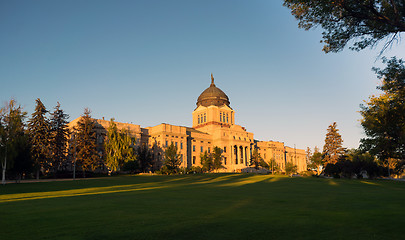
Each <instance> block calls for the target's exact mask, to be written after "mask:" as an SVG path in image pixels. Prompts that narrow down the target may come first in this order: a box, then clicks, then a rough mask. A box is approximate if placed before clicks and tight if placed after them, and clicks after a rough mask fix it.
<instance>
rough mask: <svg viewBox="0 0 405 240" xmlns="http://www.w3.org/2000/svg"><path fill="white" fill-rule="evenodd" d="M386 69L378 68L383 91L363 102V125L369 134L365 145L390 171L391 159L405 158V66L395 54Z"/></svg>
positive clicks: (400, 159) (364, 141)
mask: <svg viewBox="0 0 405 240" xmlns="http://www.w3.org/2000/svg"><path fill="white" fill-rule="evenodd" d="M383 62H384V63H387V67H386V68H385V69H383V70H381V69H378V68H375V69H374V70H375V72H376V73H377V76H378V78H379V79H382V83H381V85H380V86H378V87H377V89H380V90H382V92H383V93H382V94H381V95H378V96H374V95H373V96H371V97H370V98H369V100H368V101H367V102H366V101H365V104H362V105H360V108H361V111H360V114H361V116H362V119H361V125H362V127H363V129H364V132H365V134H366V136H367V137H366V138H363V139H361V148H362V149H363V150H367V151H369V152H370V153H371V154H373V155H376V156H377V157H378V158H379V159H380V160H381V161H382V162H383V163H384V164H385V165H386V166H387V167H388V171H390V161H397V159H398V160H399V161H400V162H402V164H403V162H404V160H405V102H404V99H405V66H404V61H403V60H397V59H396V58H395V57H394V58H392V59H390V60H387V59H385V58H384V59H383Z"/></svg>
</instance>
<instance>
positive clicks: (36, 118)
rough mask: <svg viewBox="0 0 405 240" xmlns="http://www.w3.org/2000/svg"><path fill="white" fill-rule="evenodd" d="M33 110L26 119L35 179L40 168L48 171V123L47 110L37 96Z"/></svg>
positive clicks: (49, 155)
mask: <svg viewBox="0 0 405 240" xmlns="http://www.w3.org/2000/svg"><path fill="white" fill-rule="evenodd" d="M35 102H36V106H35V112H34V113H32V116H31V119H30V120H29V121H28V132H29V135H30V142H31V152H32V159H33V160H34V163H35V169H36V172H37V179H39V173H40V171H41V169H42V170H44V171H48V170H49V167H50V157H51V154H50V130H51V128H50V123H49V120H48V118H47V117H46V116H45V114H46V113H47V112H48V111H47V110H46V108H45V106H44V104H43V103H42V102H41V100H40V99H39V98H37V99H36V100H35Z"/></svg>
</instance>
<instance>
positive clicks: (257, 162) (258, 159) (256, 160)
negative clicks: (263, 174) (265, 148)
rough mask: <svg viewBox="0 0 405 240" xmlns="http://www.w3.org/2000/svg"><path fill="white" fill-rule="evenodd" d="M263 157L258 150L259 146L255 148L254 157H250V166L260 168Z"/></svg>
mask: <svg viewBox="0 0 405 240" xmlns="http://www.w3.org/2000/svg"><path fill="white" fill-rule="evenodd" d="M262 160H263V158H262V157H261V156H260V153H259V152H258V151H257V148H255V149H253V153H252V157H251V159H250V166H254V167H255V169H256V170H257V169H259V166H260V163H261V161H262Z"/></svg>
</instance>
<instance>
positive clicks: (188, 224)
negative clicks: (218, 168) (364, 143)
mask: <svg viewBox="0 0 405 240" xmlns="http://www.w3.org/2000/svg"><path fill="white" fill-rule="evenodd" d="M404 238H405V182H395V181H383V180H381V181H362V180H337V179H318V178H289V177H285V176H271V175H248V174H207V175H187V176H122V177H111V178H103V179H93V180H77V181H66V182H47V183H24V184H9V185H6V186H0V239H2V240H3V239H4V240H6V239H7V240H9V239H30V240H31V239H118V240H120V239H404Z"/></svg>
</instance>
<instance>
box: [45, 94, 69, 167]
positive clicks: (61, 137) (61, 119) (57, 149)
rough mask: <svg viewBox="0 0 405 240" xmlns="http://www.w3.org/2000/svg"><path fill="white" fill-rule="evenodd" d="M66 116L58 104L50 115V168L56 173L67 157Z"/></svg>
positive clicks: (67, 116)
mask: <svg viewBox="0 0 405 240" xmlns="http://www.w3.org/2000/svg"><path fill="white" fill-rule="evenodd" d="M68 118H69V115H67V114H66V113H65V112H64V111H63V110H62V109H61V108H60V103H59V102H58V103H57V105H56V107H55V110H54V112H53V113H52V114H51V121H50V126H51V141H50V150H51V153H52V156H53V159H52V160H53V161H52V166H53V168H54V171H55V172H57V171H58V170H60V168H61V167H62V166H63V165H64V162H65V160H66V157H67V143H68V136H69V129H68V126H67V124H68V121H67V119H68Z"/></svg>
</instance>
